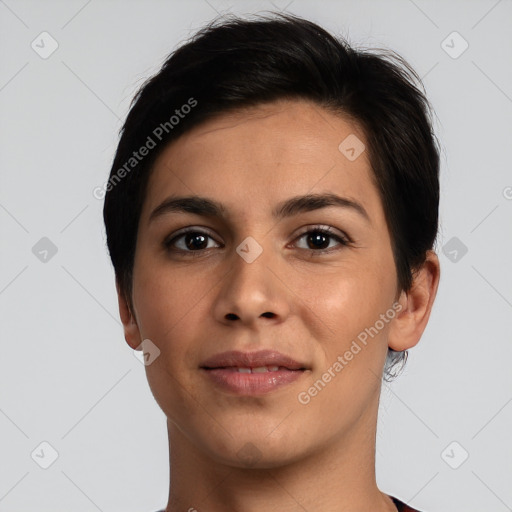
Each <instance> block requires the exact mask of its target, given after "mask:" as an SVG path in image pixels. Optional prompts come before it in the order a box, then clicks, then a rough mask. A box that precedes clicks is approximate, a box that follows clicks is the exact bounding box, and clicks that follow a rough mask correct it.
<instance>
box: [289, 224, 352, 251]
mask: <svg viewBox="0 0 512 512" xmlns="http://www.w3.org/2000/svg"><path fill="white" fill-rule="evenodd" d="M331 230H332V228H331V227H330V226H328V227H323V226H314V227H313V228H310V229H308V230H307V231H305V232H304V233H302V234H301V235H300V236H299V237H298V238H296V240H301V239H303V238H304V239H305V241H306V245H307V246H306V247H299V249H306V250H312V251H313V252H314V253H317V254H323V253H329V252H332V251H333V250H337V249H336V244H334V247H333V245H331V242H337V244H338V245H341V246H347V245H349V244H350V240H349V238H348V237H347V236H346V235H343V234H341V233H340V234H335V233H333V232H332V231H331Z"/></svg>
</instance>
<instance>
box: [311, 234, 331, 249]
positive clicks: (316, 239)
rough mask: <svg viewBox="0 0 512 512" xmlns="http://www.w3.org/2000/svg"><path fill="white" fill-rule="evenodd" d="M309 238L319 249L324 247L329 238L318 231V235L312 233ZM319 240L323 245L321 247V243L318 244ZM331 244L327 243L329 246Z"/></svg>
mask: <svg viewBox="0 0 512 512" xmlns="http://www.w3.org/2000/svg"><path fill="white" fill-rule="evenodd" d="M309 239H310V241H312V242H313V244H314V246H315V247H316V248H317V249H318V248H321V249H324V248H325V247H323V246H325V241H326V240H327V237H326V236H325V235H324V234H323V233H317V234H316V235H310V236H309ZM322 239H323V243H322ZM317 242H320V245H322V247H320V245H317ZM328 245H329V243H327V246H328Z"/></svg>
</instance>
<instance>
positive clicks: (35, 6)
mask: <svg viewBox="0 0 512 512" xmlns="http://www.w3.org/2000/svg"><path fill="white" fill-rule="evenodd" d="M233 4H234V2H228V1H214V0H208V1H206V0H194V1H186V2H185V1H167V2H164V1H156V0H153V1H145V2H142V1H124V2H121V1H100V0H92V1H85V0H80V1H74V0H73V1H66V2H64V1H61V2H57V1H45V2H43V1H30V2H29V1H15V0H5V1H0V43H1V46H0V47H1V67H0V108H1V118H0V169H1V187H0V223H1V224H0V225H1V236H2V238H1V240H2V244H1V250H0V258H1V260H0V269H1V271H0V308H1V321H0V334H1V337H0V342H1V356H0V511H1V512H7V511H8V512H21V511H29V510H34V511H35V510H37V511H38V512H50V511H52V512H56V511H65V510H66V511H67V510H73V511H74V512H81V511H83V512H86V511H87V512H88V511H96V510H100V511H105V512H106V511H121V510H122V511H125V512H144V511H147V512H152V511H154V510H157V509H158V508H159V507H163V506H164V505H165V504H166V499H167V493H168V479H169V473H168V466H167V464H168V454H167V436H166V425H165V417H164V415H163V413H162V412H161V411H160V409H159V408H158V406H157V404H156V402H155V401H154V399H153V397H152V395H151V392H150V390H149V387H148V384H147V381H146V377H145V371H144V366H143V364H142V363H141V362H140V359H138V358H137V357H134V354H133V351H132V350H131V349H130V348H129V347H128V345H127V344H126V343H125V341H124V338H123V334H122V329H121V325H120V322H119V320H118V315H117V302H116V296H115V288H114V276H113V271H112V268H111V265H110V262H109V259H108V256H107V252H106V247H105V235H104V229H103V225H102V217H101V209H102V201H100V200H98V199H96V198H95V197H94V196H93V189H94V188H95V187H97V186H101V185H102V184H103V183H104V181H105V180H106V179H107V176H108V171H109V168H110V164H111V159H112V156H113V152H114V150H115V147H116V143H117V132H118V129H119V128H120V126H121V122H122V120H123V118H124V116H125V115H126V113H127V110H128V105H129V101H130V99H131V97H132V96H133V94H134V92H135V91H136V89H137V87H138V86H139V85H140V84H141V83H142V82H143V81H144V80H145V78H147V77H148V76H149V75H150V74H152V73H153V72H155V71H156V70H157V69H158V67H159V66H160V64H161V63H162V61H163V59H164V58H165V57H166V55H167V54H168V53H169V52H170V51H171V50H172V49H173V48H175V47H176V46H177V45H178V43H179V42H181V41H183V40H185V39H186V38H187V37H189V36H190V35H192V33H193V32H194V31H195V30H197V29H198V28H200V27H201V26H202V25H203V24H204V23H205V22H207V21H209V20H210V19H212V18H213V17H214V16H215V15H217V12H222V11H225V10H231V11H233V12H237V13H253V12H257V11H261V10H264V9H266V10H276V9H287V10H288V11H290V12H293V13H296V14H298V15H302V16H304V17H307V18H310V19H311V20H313V21H316V22H317V23H319V24H321V25H323V26H324V27H325V28H327V29H328V30H330V31H332V32H334V33H339V34H343V35H345V36H347V37H348V38H349V40H350V41H351V42H352V43H354V44H356V45H358V46H370V47H372V46H378V47H390V48H392V49H395V50H397V51H398V52H399V53H401V54H402V55H403V56H404V57H405V58H406V59H408V60H409V62H410V63H411V64H412V65H413V67H414V68H415V69H416V70H417V71H418V73H419V74H420V75H421V76H422V77H423V78H424V83H425V86H426V89H427V94H428V97H429V98H430V100H431V102H432V103H433V105H434V107H435V110H436V113H437V119H436V131H437V133H438V136H439V138H440V140H441V142H442V145H443V155H442V175H441V185H442V199H441V228H440V234H439V243H438V247H437V249H438V250H439V253H440V258H441V264H442V278H441V285H440V289H439V295H438V298H437V302H436V304H435V307H434V310H433V314H432V317H431V321H430V324H429V326H428V328H427V330H426V333H425V335H424V337H423V339H422V341H421V342H420V344H419V345H418V346H417V347H416V348H414V349H413V350H412V351H411V354H410V358H409V362H408V364H407V369H406V371H405V373H404V374H403V375H402V376H401V377H400V378H399V379H398V380H397V381H396V382H395V383H393V384H392V385H390V386H384V390H383V395H382V403H381V412H380V418H379V433H378V442H377V476H378V483H379V486H380V488H381V490H383V491H385V492H388V493H390V494H394V495H396V496H399V497H400V498H402V499H403V500H404V501H408V502H410V503H411V504H412V505H414V506H416V507H418V508H420V509H421V510H425V511H428V512H454V511H455V512H456V511H464V512H472V511H475V512H476V511H479V512H481V511H482V510H485V511H486V512H488V511H496V512H501V511H506V510H512V485H511V483H512V462H511V461H512V440H511V436H510V434H511V432H512V429H511V424H512V403H511V402H512V371H511V369H510V368H511V362H512V343H511V334H510V333H511V328H512V314H511V313H512V271H511V265H510V263H511V261H512V236H511V235H512V229H511V225H512V172H511V164H510V162H511V160H512V158H511V157H512V154H511V153H512V150H511V148H512V144H511V135H512V134H511V121H512V66H511V62H512V30H511V26H512V2H511V1H510V0H501V1H495V0H482V1H452V2H435V1H427V0H415V1H412V0H395V1H388V2H377V1H346V2H334V1H318V0H317V1H314V2H306V1H300V0H294V1H291V2H290V0H285V1H278V0H275V1H274V2H273V3H272V2H266V1H254V2H237V3H236V5H233ZM44 31H46V32H48V33H49V34H50V35H51V37H52V38H53V39H54V40H55V41H56V42H57V43H58V48H57V50H56V51H55V52H54V53H53V54H51V55H50V56H48V55H44V56H46V57H47V58H42V56H41V53H43V54H44V52H49V50H51V48H52V46H51V45H52V44H55V43H52V40H51V39H49V36H46V35H44V36H40V34H41V32H44ZM454 31H456V32H457V33H458V34H459V35H457V34H452V33H453V32H454ZM33 41H34V46H36V48H37V51H36V50H35V49H33V48H32V47H31V44H32V42H33ZM443 41H445V42H444V43H443ZM465 41H466V42H467V44H468V45H469V46H468V48H467V49H466V50H465V51H464V52H463V53H461V51H462V50H463V49H464V48H465V44H466V43H465ZM43 237H46V238H48V239H49V240H50V241H51V244H50V243H49V242H48V240H43V241H40V240H41V239H42V238H43ZM454 237H455V238H454ZM446 244H448V245H446ZM53 246H55V248H56V249H57V252H56V253H55V254H53V253H52V248H53ZM34 247H35V248H34ZM443 247H444V248H445V252H446V254H444V253H443ZM464 247H466V248H467V253H465V254H464V251H465V249H464ZM45 251H46V252H45ZM54 251H55V249H53V252H54ZM42 442H47V443H49V444H50V445H51V447H49V446H48V445H42V446H41V443H42ZM452 442H456V444H451V443H452ZM449 445H451V446H449ZM447 447H448V448H447ZM52 450H55V451H56V452H58V458H57V459H56V460H55V461H54V462H53V463H52V464H51V465H50V466H49V467H48V468H47V469H43V468H42V467H41V465H47V464H49V463H50V462H52ZM466 452H467V454H469V457H468V458H467V460H465V461H464V457H465V456H466ZM455 467H456V469H455ZM310 512H317V511H310Z"/></svg>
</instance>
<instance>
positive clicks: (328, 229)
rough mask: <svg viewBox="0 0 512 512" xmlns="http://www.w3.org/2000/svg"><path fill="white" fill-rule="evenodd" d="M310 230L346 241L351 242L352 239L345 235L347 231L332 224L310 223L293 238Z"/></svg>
mask: <svg viewBox="0 0 512 512" xmlns="http://www.w3.org/2000/svg"><path fill="white" fill-rule="evenodd" d="M310 231H320V232H321V233H324V234H328V235H331V236H333V237H339V238H341V239H342V240H343V241H345V242H346V243H352V240H351V238H350V237H349V236H348V235H347V233H345V232H344V231H341V230H339V229H337V228H335V227H333V226H329V225H327V224H312V225H309V226H305V227H304V228H302V230H301V231H300V232H299V234H298V235H297V236H296V238H295V239H297V238H300V237H301V236H303V235H305V234H306V233H309V232H310Z"/></svg>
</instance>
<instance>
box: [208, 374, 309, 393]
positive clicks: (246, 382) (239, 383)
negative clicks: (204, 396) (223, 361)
mask: <svg viewBox="0 0 512 512" xmlns="http://www.w3.org/2000/svg"><path fill="white" fill-rule="evenodd" d="M201 370H202V371H203V372H205V373H206V375H207V376H208V377H209V378H210V379H211V380H212V381H213V382H214V383H215V384H217V386H218V387H220V388H221V389H223V390H225V391H228V392H230V393H234V394H236V395H263V394H266V393H270V392H272V391H275V390H277V389H279V388H282V387H283V386H286V385H287V384H290V383H291V382H294V381H296V380H297V379H300V378H301V377H302V375H303V374H304V373H305V370H282V369H280V370H277V371H276V372H261V373H241V372H239V371H237V370H233V369H228V368H214V369H211V370H206V369H204V368H202V369H201Z"/></svg>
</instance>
